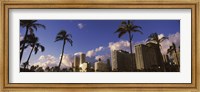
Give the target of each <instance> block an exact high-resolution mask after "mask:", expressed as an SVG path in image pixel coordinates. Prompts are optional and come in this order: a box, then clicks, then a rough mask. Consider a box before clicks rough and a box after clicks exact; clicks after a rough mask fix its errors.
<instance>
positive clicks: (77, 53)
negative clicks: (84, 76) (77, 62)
mask: <svg viewBox="0 0 200 92" xmlns="http://www.w3.org/2000/svg"><path fill="white" fill-rule="evenodd" d="M82 53H83V52H76V53H74V55H80V54H82Z"/></svg>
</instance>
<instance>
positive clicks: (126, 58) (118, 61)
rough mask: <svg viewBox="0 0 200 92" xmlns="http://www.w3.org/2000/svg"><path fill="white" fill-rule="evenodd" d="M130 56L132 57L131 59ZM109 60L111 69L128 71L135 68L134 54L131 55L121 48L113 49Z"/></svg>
mask: <svg viewBox="0 0 200 92" xmlns="http://www.w3.org/2000/svg"><path fill="white" fill-rule="evenodd" d="M131 57H132V58H133V60H132V61H131ZM111 62H112V71H119V72H130V71H132V70H133V69H135V67H134V64H135V54H133V55H131V54H130V53H129V52H126V51H123V50H114V51H111ZM132 62H133V63H132ZM131 64H133V65H131Z"/></svg>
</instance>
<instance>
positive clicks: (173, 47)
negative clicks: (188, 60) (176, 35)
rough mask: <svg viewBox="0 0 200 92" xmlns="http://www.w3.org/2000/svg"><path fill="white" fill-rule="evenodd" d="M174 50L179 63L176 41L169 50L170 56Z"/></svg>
mask: <svg viewBox="0 0 200 92" xmlns="http://www.w3.org/2000/svg"><path fill="white" fill-rule="evenodd" d="M173 52H174V53H175V55H176V59H177V63H178V65H179V60H178V56H177V51H176V45H175V44H174V43H172V45H171V46H170V47H169V49H168V50H167V54H168V53H169V54H170V56H171V55H172V54H173Z"/></svg>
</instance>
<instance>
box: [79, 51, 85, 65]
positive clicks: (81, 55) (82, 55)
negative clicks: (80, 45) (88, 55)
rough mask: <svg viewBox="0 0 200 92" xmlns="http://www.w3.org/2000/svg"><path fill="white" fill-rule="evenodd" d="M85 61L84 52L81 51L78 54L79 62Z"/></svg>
mask: <svg viewBox="0 0 200 92" xmlns="http://www.w3.org/2000/svg"><path fill="white" fill-rule="evenodd" d="M84 62H85V54H83V53H81V54H80V64H82V63H84Z"/></svg>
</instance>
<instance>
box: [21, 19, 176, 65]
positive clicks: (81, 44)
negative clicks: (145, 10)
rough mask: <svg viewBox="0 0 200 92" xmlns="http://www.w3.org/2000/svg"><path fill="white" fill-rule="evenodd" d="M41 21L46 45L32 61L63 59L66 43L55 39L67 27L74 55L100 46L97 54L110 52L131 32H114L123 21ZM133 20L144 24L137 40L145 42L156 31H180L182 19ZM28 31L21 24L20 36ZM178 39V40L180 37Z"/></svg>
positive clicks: (68, 50)
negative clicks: (50, 58)
mask: <svg viewBox="0 0 200 92" xmlns="http://www.w3.org/2000/svg"><path fill="white" fill-rule="evenodd" d="M37 22H38V23H40V24H43V25H45V26H46V30H44V29H40V28H39V29H38V30H37V31H35V32H34V33H35V35H36V36H37V37H38V38H39V42H40V43H41V44H42V45H43V46H45V51H44V52H38V53H37V54H36V55H35V54H33V55H32V57H31V59H30V61H31V63H32V64H34V63H37V62H40V61H38V59H39V58H40V57H41V56H46V55H51V56H53V57H55V58H57V60H58V59H59V56H60V54H61V49H62V44H63V42H62V41H60V42H54V41H55V37H56V35H57V33H58V32H59V31H60V30H66V31H67V32H68V33H70V34H72V40H73V46H70V44H68V43H67V44H66V46H65V51H64V52H65V54H67V55H71V56H73V55H74V54H75V53H77V52H83V53H85V54H87V52H88V51H90V50H95V49H96V48H99V47H100V46H101V47H103V49H101V51H98V52H96V54H95V55H94V56H93V57H95V56H97V55H109V54H110V49H109V43H111V42H113V43H116V42H120V41H126V40H127V39H128V35H124V36H123V37H122V38H118V37H117V34H115V33H114V32H115V31H116V29H117V28H118V27H119V25H120V23H121V22H122V20H38V21H37ZM133 22H134V24H135V25H138V26H141V27H142V30H141V31H142V32H143V33H144V34H140V33H134V34H133V36H134V38H133V42H134V43H135V42H141V41H144V40H145V39H147V38H148V36H149V35H150V34H151V33H154V32H157V33H158V34H160V35H164V36H171V35H172V36H173V35H175V34H176V33H179V32H180V21H179V20H134V21H133ZM24 34H25V28H21V27H20V36H21V37H23V35H24ZM174 39H175V40H176V38H173V40H174ZM179 44H180V38H179ZM29 52H30V49H26V50H25V52H24V56H23V59H22V62H25V60H26V59H27V58H28V54H29ZM43 62H45V61H43ZM56 62H58V61H56Z"/></svg>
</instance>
